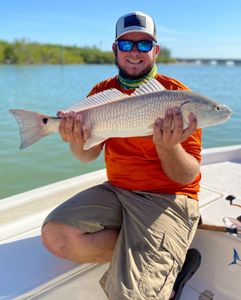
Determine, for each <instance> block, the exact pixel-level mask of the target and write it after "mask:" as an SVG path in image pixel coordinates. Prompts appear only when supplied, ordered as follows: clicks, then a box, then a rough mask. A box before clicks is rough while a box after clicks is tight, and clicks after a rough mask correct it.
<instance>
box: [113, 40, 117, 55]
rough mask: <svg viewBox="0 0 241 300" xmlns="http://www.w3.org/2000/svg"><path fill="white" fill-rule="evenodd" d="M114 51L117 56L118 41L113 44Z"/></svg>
mask: <svg viewBox="0 0 241 300" xmlns="http://www.w3.org/2000/svg"><path fill="white" fill-rule="evenodd" d="M112 51H113V52H114V54H115V56H117V45H116V43H113V44H112Z"/></svg>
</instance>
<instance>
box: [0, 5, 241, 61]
mask: <svg viewBox="0 0 241 300" xmlns="http://www.w3.org/2000/svg"><path fill="white" fill-rule="evenodd" d="M131 11H142V12H145V13H147V14H149V15H151V16H152V17H153V18H154V20H155V23H156V28H157V33H158V42H159V44H160V45H161V46H163V47H165V48H168V49H169V50H170V51H171V55H172V57H177V58H227V59H232V58H233V59H234V58H236V59H240V58H241V1H240V0H228V1H227V0H226V1H224V0H170V1H167V0H165V1H163V0H145V1H144V0H137V1H136V0H120V1H114V0H96V1H94V0H92V1H88V0H79V1H77V0H68V1H65V0H39V1H36V0H32V1H30V0H0V40H5V41H9V42H12V41H14V40H15V39H22V38H25V39H26V40H27V41H31V42H40V43H49V44H62V45H70V46H73V45H76V46H80V47H82V46H91V47H92V46H96V47H98V48H100V49H101V50H111V45H112V42H113V40H114V35H115V24H116V21H117V19H118V18H119V17H120V16H122V15H124V14H126V13H128V12H131Z"/></svg>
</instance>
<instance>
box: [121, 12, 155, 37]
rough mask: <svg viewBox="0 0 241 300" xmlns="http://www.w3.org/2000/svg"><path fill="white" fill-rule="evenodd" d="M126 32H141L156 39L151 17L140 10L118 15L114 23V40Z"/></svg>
mask: <svg viewBox="0 0 241 300" xmlns="http://www.w3.org/2000/svg"><path fill="white" fill-rule="evenodd" d="M128 32H143V33H146V34H148V35H149V36H151V37H152V38H153V40H155V41H156V40H157V36H156V26H155V23H154V21H153V19H152V18H151V17H150V16H148V15H147V14H145V13H143V12H140V11H133V12H130V13H128V14H126V15H124V16H122V17H120V18H119V19H118V21H117V23H116V34H115V40H118V39H119V38H120V37H121V36H122V35H124V34H125V33H128Z"/></svg>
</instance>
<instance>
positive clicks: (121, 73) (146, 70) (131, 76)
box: [115, 59, 154, 80]
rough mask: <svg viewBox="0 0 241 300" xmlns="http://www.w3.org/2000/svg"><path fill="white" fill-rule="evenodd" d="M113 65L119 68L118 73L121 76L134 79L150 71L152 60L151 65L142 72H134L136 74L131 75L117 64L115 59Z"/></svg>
mask: <svg viewBox="0 0 241 300" xmlns="http://www.w3.org/2000/svg"><path fill="white" fill-rule="evenodd" d="M115 65H116V66H117V68H118V69H119V75H120V76H121V77H122V78H125V79H131V80H136V79H140V78H142V77H145V76H146V75H147V74H148V73H150V71H151V69H152V68H153V66H154V62H153V63H152V64H151V65H149V66H147V67H146V68H145V69H144V70H143V71H142V72H140V73H139V74H136V75H131V74H129V73H127V72H126V70H125V69H124V68H122V67H120V66H119V64H118V61H117V59H116V60H115Z"/></svg>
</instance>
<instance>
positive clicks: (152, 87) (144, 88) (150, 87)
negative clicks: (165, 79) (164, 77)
mask: <svg viewBox="0 0 241 300" xmlns="http://www.w3.org/2000/svg"><path fill="white" fill-rule="evenodd" d="M164 90H166V88H165V87H164V86H163V85H162V84H161V83H160V82H159V81H158V80H156V79H155V78H150V79H148V80H146V81H145V82H144V83H142V84H141V85H140V86H139V87H138V88H137V89H136V90H135V91H134V93H133V94H131V96H137V95H143V94H147V93H153V92H160V91H164Z"/></svg>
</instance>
